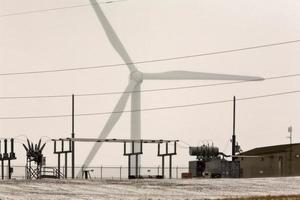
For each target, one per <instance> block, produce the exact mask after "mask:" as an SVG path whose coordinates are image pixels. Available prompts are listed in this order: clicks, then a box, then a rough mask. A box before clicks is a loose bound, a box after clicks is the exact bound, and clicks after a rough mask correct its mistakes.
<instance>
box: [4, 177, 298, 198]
mask: <svg viewBox="0 0 300 200" xmlns="http://www.w3.org/2000/svg"><path fill="white" fill-rule="evenodd" d="M268 195H272V196H279V195H300V177H286V178H259V179H173V180H167V179H165V180H122V181H119V180H101V181H100V180H92V181H85V180H50V179H48V180H39V181H26V180H6V181H0V199H1V200H5V199H35V200H39V199H41V200H42V199H56V200H63V199H68V200H70V199H72V200H73V199H101V200H102V199H103V200H104V199H105V200H109V199H132V200H135V199H145V200H146V199H147V200H154V199H160V200H163V199H180V200H192V199H224V198H237V197H251V196H268ZM299 198H300V196H299ZM296 199H298V198H296Z"/></svg>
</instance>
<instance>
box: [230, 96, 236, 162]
mask: <svg viewBox="0 0 300 200" xmlns="http://www.w3.org/2000/svg"><path fill="white" fill-rule="evenodd" d="M235 104H236V98H235V96H234V97H233V132H232V141H231V142H232V156H235V146H236V145H235V143H236V135H235ZM234 160H235V158H234V157H232V161H234Z"/></svg>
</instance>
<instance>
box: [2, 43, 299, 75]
mask: <svg viewBox="0 0 300 200" xmlns="http://www.w3.org/2000/svg"><path fill="white" fill-rule="evenodd" d="M299 42H300V40H291V41H285V42H279V43H270V44H263V45H257V46H251V47H244V48H238V49H230V50H223V51H215V52H209V53H200V54H193V55H187V56H177V57H169V58H160V59H153V60H144V61H138V62H131V63H118V64H109V65H98V66H90V67H75V68H62V69H53V70H51V69H49V70H37V71H27V72H26V71H25V72H7V73H0V76H13V75H30V74H43V73H55V72H68V71H78V70H91V69H102V68H112V67H120V66H126V65H133V64H134V65H138V64H147V63H155V62H164V61H171V60H182V59H189V58H195V57H202V56H212V55H219V54H226V53H233V52H239V51H247V50H253V49H260V48H266V47H273V46H280V45H286V44H293V43H299Z"/></svg>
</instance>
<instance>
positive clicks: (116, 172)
mask: <svg viewBox="0 0 300 200" xmlns="http://www.w3.org/2000/svg"><path fill="white" fill-rule="evenodd" d="M12 167H13V173H12V178H13V179H25V174H26V167H25V166H12ZM46 168H48V169H49V168H53V169H57V167H55V166H47V167H46ZM131 170H133V169H131ZM45 171H46V170H45ZM50 171H51V170H50ZM85 171H87V173H88V178H91V179H127V178H128V167H124V166H119V167H108V166H97V167H89V168H86V169H85ZM188 171H189V169H188V167H178V166H177V167H172V168H171V173H172V174H171V175H172V176H171V177H172V178H174V179H177V178H181V174H182V173H185V172H188ZM60 172H61V174H62V175H63V176H65V174H66V170H65V167H64V166H62V167H61V169H60ZM42 173H43V170H42ZM4 174H5V175H4V178H5V179H7V178H8V166H4ZM131 174H132V173H131ZM139 174H140V176H142V177H144V178H156V177H157V176H159V175H160V176H161V175H162V167H161V166H157V167H140V168H139ZM71 176H72V169H71V167H68V168H67V178H71ZM75 176H76V178H79V179H82V178H85V174H84V173H83V172H82V168H81V167H75ZM164 176H165V178H169V177H170V168H168V167H165V170H164Z"/></svg>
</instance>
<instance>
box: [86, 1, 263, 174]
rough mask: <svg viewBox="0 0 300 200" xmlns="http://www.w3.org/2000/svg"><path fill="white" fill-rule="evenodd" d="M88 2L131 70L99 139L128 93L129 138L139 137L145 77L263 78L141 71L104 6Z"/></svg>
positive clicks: (97, 146) (111, 124)
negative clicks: (115, 29)
mask: <svg viewBox="0 0 300 200" xmlns="http://www.w3.org/2000/svg"><path fill="white" fill-rule="evenodd" d="M90 3H91V5H92V7H93V9H94V11H95V13H96V15H97V18H98V20H99V21H100V23H101V25H102V27H103V29H104V31H105V34H106V36H107V38H108V40H109V41H110V43H111V45H112V46H113V48H114V49H115V50H116V52H117V53H118V54H119V55H120V57H121V58H122V60H123V61H124V62H125V63H126V64H127V66H128V69H129V71H130V76H129V84H128V85H127V87H126V89H125V91H124V93H123V94H122V96H121V97H120V99H119V101H118V103H117V104H116V106H115V107H114V109H113V112H112V114H111V115H110V117H109V118H108V120H107V123H106V124H105V126H104V128H103V129H102V131H101V133H100V135H99V136H98V138H99V139H104V138H106V137H107V136H108V135H109V133H110V132H111V130H112V129H113V127H114V126H115V125H116V124H117V122H118V120H119V119H120V117H121V115H122V111H123V110H124V109H125V106H126V104H127V101H128V99H129V97H130V96H131V110H132V111H133V112H131V139H141V112H140V109H141V93H140V90H141V84H142V82H143V81H144V80H243V81H259V80H263V78H261V77H257V76H240V75H229V74H215V73H203V72H191V71H169V72H163V73H143V72H141V71H139V70H138V69H137V68H136V67H135V65H134V63H133V61H132V59H131V58H130V56H129V54H128V53H127V51H126V49H125V47H124V46H123V44H122V42H121V41H120V39H119V37H118V36H117V34H116V32H115V31H114V29H113V27H112V26H111V24H110V23H109V21H108V19H107V17H106V16H105V14H104V12H103V10H102V9H101V7H100V6H99V4H98V3H97V1H96V0H90ZM101 145H102V143H95V144H94V146H93V148H92V150H91V151H90V153H89V155H88V156H87V158H86V160H85V162H84V164H83V168H86V167H88V166H89V164H90V162H91V161H92V160H93V158H94V156H95V155H96V153H97V152H98V150H99V149H100V147H101ZM132 167H133V169H134V168H135V167H137V166H135V161H134V160H132Z"/></svg>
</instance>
